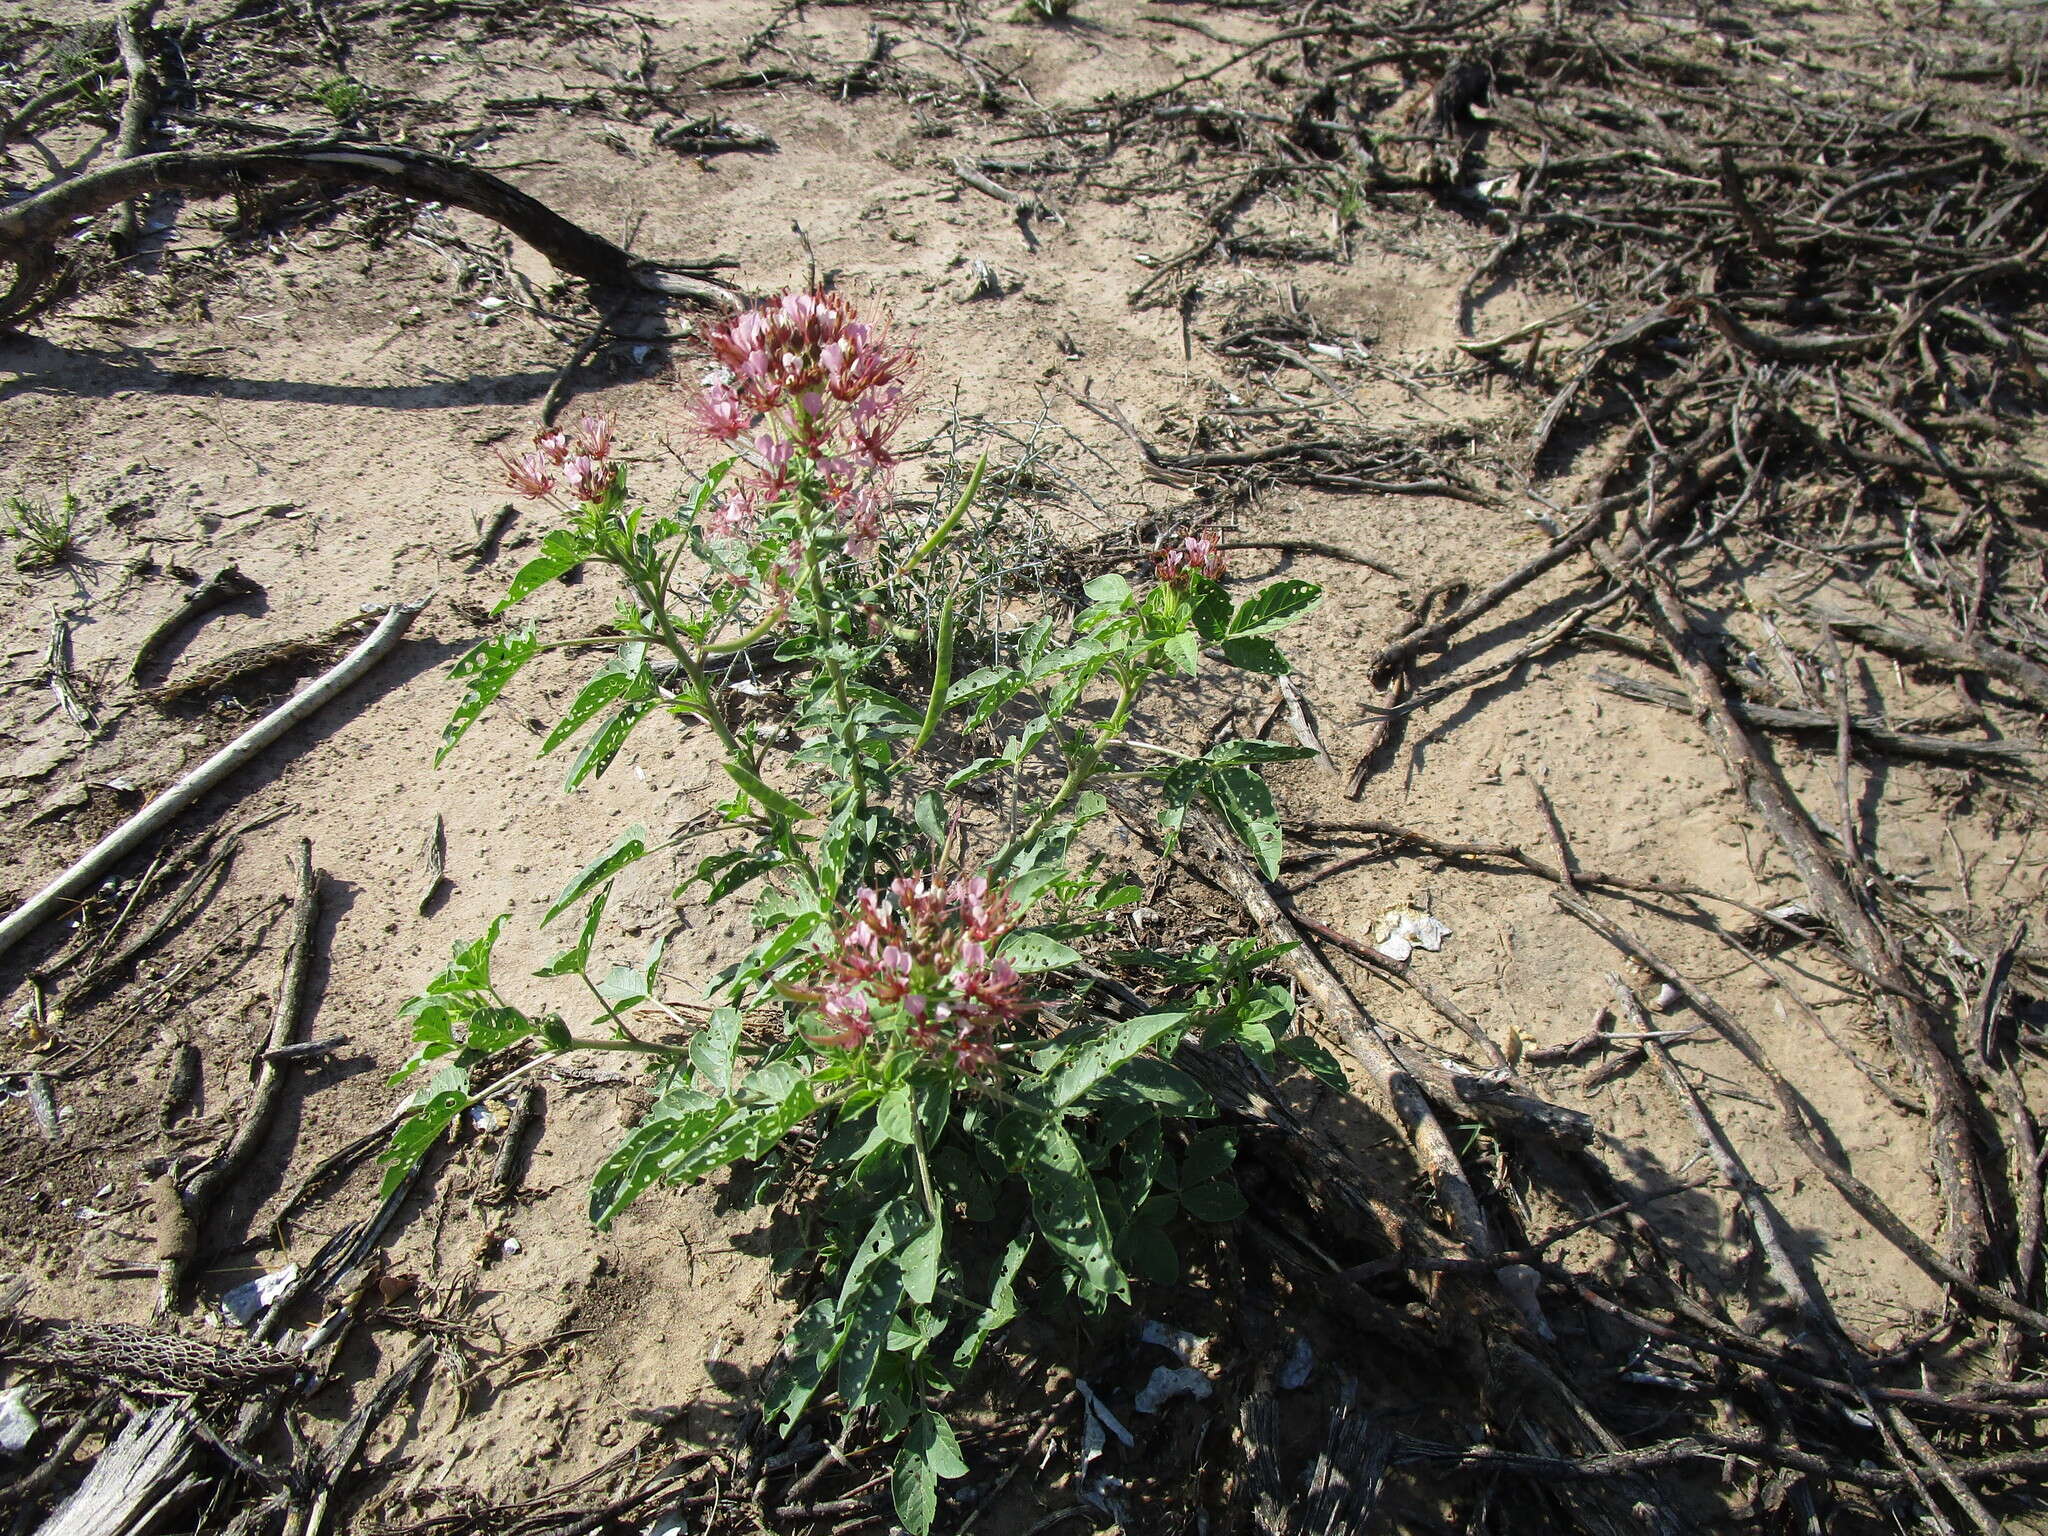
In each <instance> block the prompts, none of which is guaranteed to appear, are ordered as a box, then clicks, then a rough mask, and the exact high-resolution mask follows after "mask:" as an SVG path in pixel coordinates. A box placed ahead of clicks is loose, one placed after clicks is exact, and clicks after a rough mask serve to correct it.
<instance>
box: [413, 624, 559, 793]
mask: <svg viewBox="0 0 2048 1536" xmlns="http://www.w3.org/2000/svg"><path fill="white" fill-rule="evenodd" d="M539 654H540V640H539V638H538V637H537V636H535V634H534V632H533V629H532V628H531V626H529V627H528V628H525V629H522V630H519V631H517V632H516V633H514V634H509V635H493V636H491V638H490V639H488V640H486V641H484V642H483V643H482V644H481V645H478V646H476V647H475V648H474V649H472V650H471V651H470V652H469V654H468V655H466V656H464V657H463V658H462V660H460V661H458V662H457V663H455V666H454V669H453V670H452V671H451V672H450V673H449V676H451V677H453V678H456V679H457V680H459V681H461V682H463V683H464V684H466V685H467V686H466V687H465V688H464V689H463V693H462V702H461V703H459V704H457V705H456V706H455V713H454V714H453V715H451V716H449V718H448V724H447V725H446V726H445V727H443V729H442V731H441V750H440V751H438V752H436V753H435V754H434V766H435V767H436V768H438V767H440V766H441V760H442V759H443V758H445V757H447V755H448V754H449V753H450V752H452V751H454V750H455V743H457V742H458V741H460V740H462V737H463V734H464V732H466V731H468V729H469V728H470V727H471V726H472V725H474V724H476V722H477V717H478V716H480V715H481V714H483V712H484V711H485V710H487V709H489V708H490V707H491V704H492V702H493V701H494V700H495V699H496V698H497V697H498V695H499V694H501V693H503V692H504V691H505V685H506V684H507V683H509V682H511V681H512V679H513V678H514V677H516V676H518V675H519V669H520V668H521V667H523V666H525V665H526V664H527V663H528V662H529V661H531V660H533V658H534V657H535V656H537V655H539Z"/></svg>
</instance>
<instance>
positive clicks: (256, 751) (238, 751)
mask: <svg viewBox="0 0 2048 1536" xmlns="http://www.w3.org/2000/svg"><path fill="white" fill-rule="evenodd" d="M425 606H426V602H425V600H424V599H423V600H421V601H420V602H417V603H394V604H393V605H392V606H391V608H390V609H389V610H387V611H386V613H385V615H384V618H383V621H382V622H381V623H379V624H378V626H377V627H376V629H375V630H373V631H372V632H371V633H370V634H369V635H368V636H367V637H366V638H365V639H364V641H363V643H362V644H361V645H359V646H357V647H356V648H355V649H354V650H353V651H351V652H349V654H348V655H347V656H345V657H343V658H342V659H341V661H339V662H338V663H336V664H335V666H334V667H333V668H332V669H331V670H329V671H328V672H327V673H325V674H324V675H323V676H321V677H320V678H318V679H317V680H315V681H314V682H312V683H310V684H308V685H307V686H306V687H305V688H303V689H301V690H300V691H299V692H298V693H295V694H293V695H292V696H291V697H290V698H289V699H286V700H285V701H284V702H283V703H282V704H280V705H278V706H277V708H276V709H273V710H272V711H271V712H270V713H269V714H267V715H265V716H264V717H263V718H262V719H261V720H259V721H257V722H256V723H255V724H254V725H252V726H250V727H249V729H248V730H246V731H244V732H243V733H242V734H241V735H240V736H237V737H236V738H235V739H234V740H233V741H231V742H229V743H228V744H227V745H226V746H225V747H222V748H221V749H220V751H218V752H216V753H214V755H213V756H212V757H209V758H208V759H207V760H206V761H205V762H203V763H201V764H200V765H199V766H198V767H197V768H194V769H193V770H192V771H191V772H190V773H188V774H186V775H185V776H184V777H183V778H182V779H180V780H178V782H177V783H175V784H173V785H172V786H171V787H170V788H169V789H167V790H165V791H164V792H163V793H162V794H160V795H158V796H157V797H156V798H155V799H154V800H152V801H150V802H149V804H148V805H146V806H144V807H143V808H142V809H141V810H139V811H137V812H136V813H135V814H134V815H133V816H131V817H129V818H128V820H127V821H125V822H123V823H122V824H121V825H120V826H119V827H116V828H115V829H114V830H113V831H112V832H110V833H108V834H107V835H106V836H105V837H104V838H102V839H101V840H100V841H99V842H98V843H97V844H96V845H94V847H93V848H92V849H91V851H89V852H88V853H86V855H85V856H84V857H83V858H81V859H79V860H78V861H77V862H76V863H74V864H72V866H71V867H70V868H69V869H67V870H65V871H64V872H63V873H62V874H60V875H58V876H57V877H56V879H54V880H52V881H51V882H50V883H49V884H48V885H46V886H44V887H43V888H42V889H41V890H40V891H38V892H36V894H35V895H33V896H31V897H30V898H29V899H28V900H27V901H25V902H23V903H22V904H21V905H20V906H19V907H17V908H15V910H14V911H13V912H11V913H10V914H8V916H7V917H6V919H5V920H0V954H5V953H6V952H7V951H8V950H10V949H12V948H13V947H14V946H15V945H16V944H19V943H20V942H21V941H22V940H23V939H25V938H27V937H28V935H29V934H30V933H31V932H33V931H34V930H35V929H36V928H37V927H39V926H40V925H41V924H43V923H45V922H47V921H48V920H49V919H50V918H52V917H54V916H56V915H57V913H58V911H60V910H61V909H62V908H63V906H64V904H65V903H66V902H67V901H68V900H70V899H71V898H72V897H73V896H75V895H77V894H78V893H79V892H80V891H82V890H84V889H85V888H86V887H88V886H90V885H91V884H92V883H93V882H95V881H97V880H100V879H103V878H104V877H105V876H107V875H109V874H111V873H112V872H113V871H114V869H115V868H116V867H118V866H119V865H120V863H121V861H122V860H123V859H126V858H127V857H128V856H129V855H130V854H132V853H134V852H136V851H137V850H138V849H140V848H142V847H143V846H144V845H145V844H146V843H148V841H149V840H150V839H151V838H152V837H154V836H155V835H156V834H157V833H159V832H161V831H163V830H164V828H166V827H168V826H169V825H170V824H171V823H172V822H173V821H174V820H176V819H177V818H178V817H179V816H180V815H182V814H183V813H184V811H185V810H186V808H187V807H189V806H191V805H192V804H193V803H194V802H196V801H197V800H198V799H199V798H200V796H202V795H205V794H207V793H208V792H209V791H211V790H212V789H214V788H215V787H216V786H217V785H219V784H220V783H222V782H223V781H224V780H226V779H227V777H228V776H229V775H230V774H232V773H233V772H234V771H235V770H236V769H238V768H240V767H241V766H242V765H243V764H244V763H248V762H251V761H253V760H254V759H255V758H256V757H258V756H259V755H261V753H262V752H263V751H264V749H265V748H267V747H268V746H269V745H270V744H271V743H272V742H274V741H276V740H277V739H278V738H279V737H280V736H282V735H284V733H285V732H286V731H289V730H290V729H291V728H292V727H293V726H295V725H297V724H298V723H299V722H300V721H302V720H306V719H310V718H311V717H312V716H313V715H315V714H317V713H318V712H319V711H320V709H321V708H322V706H324V705H325V704H326V703H327V702H328V700H330V699H332V698H335V697H336V696H337V695H339V694H340V693H342V692H343V691H344V690H345V689H347V688H348V687H349V685H350V684H352V683H354V682H355V681H356V680H357V679H358V678H360V677H362V676H363V675H364V674H365V673H367V672H368V671H369V670H370V668H371V667H373V666H375V665H376V664H377V662H378V661H379V660H380V659H382V657H383V656H384V654H385V652H387V651H389V650H390V649H391V647H392V646H394V645H396V644H397V643H398V638H399V636H401V635H403V634H404V633H405V631H406V628H407V626H409V625H410V624H411V623H412V621H413V619H414V618H416V617H417V616H418V614H419V611H420V609H422V608H424V607H425Z"/></svg>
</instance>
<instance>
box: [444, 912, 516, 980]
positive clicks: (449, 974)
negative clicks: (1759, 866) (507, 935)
mask: <svg viewBox="0 0 2048 1536" xmlns="http://www.w3.org/2000/svg"><path fill="white" fill-rule="evenodd" d="M504 931H505V919H504V916H503V915H502V914H500V915H499V916H497V917H494V918H492V919H491V926H490V927H488V928H486V929H485V930H484V933H483V937H482V938H480V939H476V940H474V941H472V942H471V943H468V944H458V945H456V946H455V953H454V955H453V956H452V957H451V958H450V959H449V961H448V968H447V969H446V970H444V971H442V972H441V974H440V975H438V976H436V977H435V978H434V979H433V980H432V981H430V982H428V983H427V991H428V992H429V993H430V994H434V995H440V996H445V995H448V994H452V993H459V992H487V991H489V990H490V986H491V951H492V950H493V949H495V948H497V945H498V935H499V934H500V933H502V932H504Z"/></svg>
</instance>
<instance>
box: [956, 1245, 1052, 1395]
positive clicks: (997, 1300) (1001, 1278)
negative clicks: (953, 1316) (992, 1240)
mask: <svg viewBox="0 0 2048 1536" xmlns="http://www.w3.org/2000/svg"><path fill="white" fill-rule="evenodd" d="M1033 1241H1034V1239H1033V1237H1032V1234H1031V1232H1030V1230H1029V1229H1028V1228H1027V1229H1025V1230H1024V1231H1021V1232H1019V1233H1018V1234H1017V1235H1016V1236H1015V1237H1013V1238H1011V1239H1010V1243H1009V1246H1008V1247H1007V1248H1005V1249H1004V1250H1003V1256H1002V1258H1001V1259H1000V1260H999V1261H998V1262H997V1264H996V1273H995V1279H994V1281H993V1282H992V1283H991V1284H990V1286H989V1292H988V1305H987V1306H986V1307H984V1308H982V1311H981V1316H980V1317H978V1318H976V1319H975V1320H974V1326H973V1327H972V1328H970V1329H969V1330H968V1332H967V1337H966V1338H964V1339H962V1340H961V1341H960V1347H959V1348H958V1349H956V1350H954V1352H953V1365H954V1368H955V1369H956V1370H962V1371H964V1370H966V1369H968V1368H969V1367H970V1366H972V1365H973V1364H974V1362H975V1361H976V1360H977V1359H979V1358H980V1357H981V1347H982V1345H984V1344H986V1343H987V1342H988V1340H989V1337H990V1336H991V1335H992V1334H994V1333H995V1332H996V1331H997V1330H998V1329H1000V1328H1005V1327H1007V1326H1009V1324H1010V1323H1011V1322H1012V1321H1013V1320H1014V1319H1015V1318H1016V1316H1017V1275H1018V1272H1019V1271H1020V1270H1022V1269H1023V1268H1024V1260H1025V1259H1026V1258H1027V1257H1028V1256H1029V1255H1030V1253H1031V1244H1032V1242H1033Z"/></svg>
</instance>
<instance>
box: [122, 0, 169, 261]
mask: <svg viewBox="0 0 2048 1536" xmlns="http://www.w3.org/2000/svg"><path fill="white" fill-rule="evenodd" d="M156 8H157V0H133V3H132V4H130V5H125V6H123V7H122V8H121V9H120V10H119V11H117V12H116V13H115V15H114V41H115V42H116V44H117V45H118V46H119V47H120V50H121V67H122V69H124V70H126V71H127V73H128V99H127V101H126V102H125V103H123V105H122V107H121V136H120V138H119V139H118V140H117V141H116V143H115V146H114V154H115V157H116V158H117V159H121V160H133V159H135V158H136V157H137V156H138V155H140V154H141V153H142V148H143V145H144V144H146V143H147V142H148V140H149V129H150V124H151V123H152V122H153V121H154V120H155V118H156V109H157V103H158V102H159V101H160V100H161V99H162V97H163V85H162V82H161V81H159V80H158V79H157V77H156V67H155V66H154V65H153V64H151V63H150V62H149V49H148V47H147V45H146V44H147V39H148V37H149V32H150V25H149V19H150V17H151V15H153V14H154V13H155V11H156ZM141 225H142V200H141V199H139V198H137V199H134V200H132V201H130V202H127V203H124V204H123V205H122V207H121V217H120V218H119V220H117V221H116V223H115V225H114V238H115V240H116V241H118V242H119V243H120V245H121V246H122V247H124V248H126V247H129V246H132V245H134V243H135V238H136V236H137V235H138V234H139V233H140V232H141Z"/></svg>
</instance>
